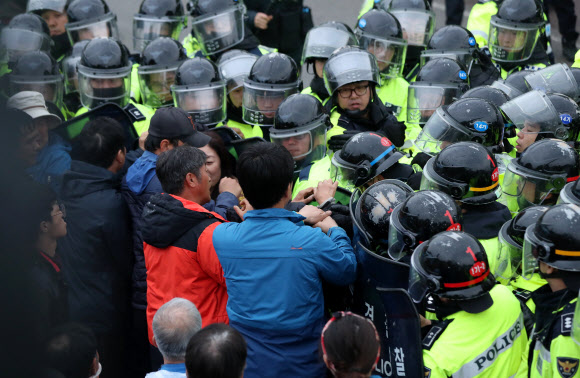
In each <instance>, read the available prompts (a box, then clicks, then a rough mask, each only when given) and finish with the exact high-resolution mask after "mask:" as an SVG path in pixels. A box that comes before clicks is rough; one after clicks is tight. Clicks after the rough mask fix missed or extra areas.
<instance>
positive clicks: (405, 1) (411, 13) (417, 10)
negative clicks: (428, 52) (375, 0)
mask: <svg viewBox="0 0 580 378" xmlns="http://www.w3.org/2000/svg"><path fill="white" fill-rule="evenodd" d="M379 9H383V10H386V11H389V12H391V13H392V14H393V15H394V16H395V17H397V19H398V20H399V22H400V23H401V26H402V27H403V38H404V39H405V40H407V43H408V44H409V46H419V47H421V48H422V49H424V48H425V46H426V45H427V42H428V41H429V39H430V38H431V36H432V35H433V30H434V28H435V14H434V13H433V11H432V10H431V5H430V4H429V2H428V1H427V0H393V1H383V2H381V3H380V4H379Z"/></svg>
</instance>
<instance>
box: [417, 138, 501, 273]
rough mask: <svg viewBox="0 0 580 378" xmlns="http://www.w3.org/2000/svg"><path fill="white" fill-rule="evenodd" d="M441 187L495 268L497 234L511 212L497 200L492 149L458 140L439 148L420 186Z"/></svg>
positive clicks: (495, 169) (465, 228)
mask: <svg viewBox="0 0 580 378" xmlns="http://www.w3.org/2000/svg"><path fill="white" fill-rule="evenodd" d="M424 189H432V190H441V191H443V192H445V193H447V194H449V195H450V196H451V197H452V198H453V199H454V200H456V201H458V203H459V206H460V207H461V210H462V212H463V230H464V231H465V232H469V233H470V234H471V235H473V236H475V237H476V238H477V239H478V240H479V241H480V242H481V244H482V245H483V246H484V247H485V250H486V252H487V255H488V257H489V260H490V261H489V262H490V264H492V265H491V266H490V268H491V269H492V271H495V269H496V267H495V262H496V261H497V258H496V257H497V254H498V250H497V235H498V232H499V230H500V228H501V226H502V225H503V224H504V223H505V222H506V221H507V220H509V219H511V214H510V212H509V210H508V208H507V207H506V206H505V205H503V204H501V203H499V202H497V199H498V192H499V193H501V191H500V189H501V188H500V187H499V167H498V164H497V161H496V159H495V157H494V156H493V154H492V153H490V152H489V150H488V149H487V148H485V147H484V146H482V145H481V144H478V143H475V142H459V143H455V144H452V145H450V146H449V147H447V148H445V149H444V150H442V151H441V152H440V153H439V154H438V155H437V156H436V157H434V158H432V159H431V160H429V161H428V162H427V164H426V165H425V167H424V168H423V177H422V180H421V190H424Z"/></svg>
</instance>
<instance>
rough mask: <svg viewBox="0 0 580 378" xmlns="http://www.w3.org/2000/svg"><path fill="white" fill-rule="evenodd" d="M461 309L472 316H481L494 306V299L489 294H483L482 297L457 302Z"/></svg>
mask: <svg viewBox="0 0 580 378" xmlns="http://www.w3.org/2000/svg"><path fill="white" fill-rule="evenodd" d="M456 303H457V305H458V306H459V308H460V309H462V310H463V311H465V312H468V313H470V314H479V313H480V312H484V311H485V310H487V309H488V308H490V307H491V306H492V305H493V299H492V298H491V295H490V294H489V292H487V293H485V294H483V295H482V296H479V297H476V298H472V299H467V300H463V301H456Z"/></svg>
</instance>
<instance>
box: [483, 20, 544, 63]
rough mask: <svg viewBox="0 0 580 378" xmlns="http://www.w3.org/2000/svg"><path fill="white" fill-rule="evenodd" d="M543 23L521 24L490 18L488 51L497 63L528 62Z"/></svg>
mask: <svg viewBox="0 0 580 378" xmlns="http://www.w3.org/2000/svg"><path fill="white" fill-rule="evenodd" d="M542 25H543V23H537V24H523V23H511V22H506V21H502V20H501V19H500V18H498V17H497V16H492V17H491V24H490V27H489V50H490V52H491V57H492V59H493V60H495V61H497V62H523V61H526V60H528V59H529V58H530V57H531V56H532V53H533V52H534V48H535V47H536V42H537V41H538V37H539V35H540V28H541V27H542Z"/></svg>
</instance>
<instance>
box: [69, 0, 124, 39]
mask: <svg viewBox="0 0 580 378" xmlns="http://www.w3.org/2000/svg"><path fill="white" fill-rule="evenodd" d="M66 14H67V16H68V24H66V32H67V33H68V36H69V39H70V41H71V43H72V44H74V43H76V42H78V41H82V40H84V39H93V38H99V37H104V38H108V37H110V38H114V39H117V40H118V39H119V31H118V29H117V16H116V15H115V14H114V13H112V12H111V11H110V10H109V6H108V5H107V3H105V2H104V1H103V0H73V1H72V2H71V3H70V4H68V6H67V8H66Z"/></svg>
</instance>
